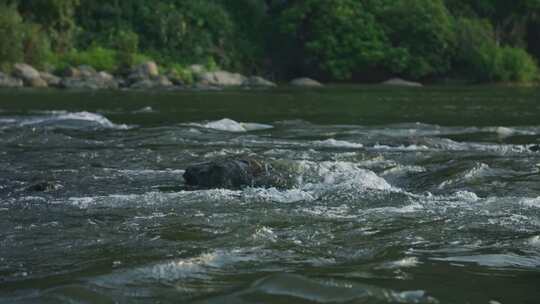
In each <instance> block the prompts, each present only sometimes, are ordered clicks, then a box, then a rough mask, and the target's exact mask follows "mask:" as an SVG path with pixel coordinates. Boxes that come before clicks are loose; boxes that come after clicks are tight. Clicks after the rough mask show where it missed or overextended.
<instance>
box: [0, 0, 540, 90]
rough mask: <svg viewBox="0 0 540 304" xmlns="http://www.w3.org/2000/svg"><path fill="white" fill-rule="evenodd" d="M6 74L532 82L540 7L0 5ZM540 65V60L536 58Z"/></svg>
mask: <svg viewBox="0 0 540 304" xmlns="http://www.w3.org/2000/svg"><path fill="white" fill-rule="evenodd" d="M0 35H1V36H0V37H2V38H1V39H0V65H3V66H4V68H6V67H9V65H10V63H13V62H16V61H26V62H28V63H31V64H34V65H37V66H40V67H47V66H48V67H49V68H53V69H54V68H61V67H63V66H66V65H68V64H77V63H86V64H91V65H94V66H95V67H97V68H103V69H107V70H110V71H113V72H114V71H119V70H121V69H125V68H127V67H129V66H131V65H133V64H135V63H137V62H139V61H141V60H143V59H145V58H152V59H154V60H156V61H158V63H160V64H161V65H163V66H165V67H170V68H171V69H173V70H176V71H180V73H182V72H181V70H182V68H183V67H184V66H186V65H189V64H193V63H201V64H205V65H207V66H210V67H214V66H220V67H222V68H225V69H232V70H237V71H241V72H245V73H255V74H266V76H274V78H289V77H294V76H299V75H307V76H313V77H317V78H321V79H325V80H330V81H350V80H357V79H360V80H364V81H379V80H381V79H382V78H385V77H389V76H391V75H397V76H402V77H406V78H412V79H422V80H429V79H437V78H443V77H458V78H468V79H470V80H473V81H533V80H534V79H535V78H537V77H538V71H537V65H536V60H538V59H539V58H540V42H539V41H540V39H539V38H540V0H514V1H507V0H328V1H318V0H303V1H299V0H236V1H228V0H205V1H191V0H131V1H123V0H85V1H80V0H24V1H22V0H0ZM533 56H535V57H536V60H535V59H533Z"/></svg>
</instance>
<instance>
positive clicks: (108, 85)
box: [60, 66, 118, 90]
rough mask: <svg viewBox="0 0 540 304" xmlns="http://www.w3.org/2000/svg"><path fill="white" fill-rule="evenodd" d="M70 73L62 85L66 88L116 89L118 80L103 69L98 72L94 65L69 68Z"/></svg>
mask: <svg viewBox="0 0 540 304" xmlns="http://www.w3.org/2000/svg"><path fill="white" fill-rule="evenodd" d="M67 74H69V75H72V76H68V77H65V78H64V79H62V81H61V82H60V87H62V88H66V89H89V90H99V89H116V88H118V81H117V80H116V79H115V78H114V76H112V75H111V74H109V73H107V72H104V71H101V72H97V71H96V70H94V69H93V68H92V67H89V66H80V67H78V68H69V70H68V73H67Z"/></svg>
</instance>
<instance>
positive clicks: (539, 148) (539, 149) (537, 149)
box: [529, 145, 540, 152]
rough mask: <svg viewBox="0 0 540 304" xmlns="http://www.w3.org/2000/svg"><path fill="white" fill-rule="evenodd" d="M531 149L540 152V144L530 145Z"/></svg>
mask: <svg viewBox="0 0 540 304" xmlns="http://www.w3.org/2000/svg"><path fill="white" fill-rule="evenodd" d="M529 151H531V152H540V145H532V146H530V147H529Z"/></svg>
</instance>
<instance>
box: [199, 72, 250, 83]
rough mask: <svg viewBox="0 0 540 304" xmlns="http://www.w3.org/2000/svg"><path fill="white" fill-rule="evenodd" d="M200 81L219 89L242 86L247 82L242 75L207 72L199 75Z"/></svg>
mask: <svg viewBox="0 0 540 304" xmlns="http://www.w3.org/2000/svg"><path fill="white" fill-rule="evenodd" d="M198 79H199V82H200V83H202V84H207V85H212V86H219V87H229V86H241V85H242V84H243V83H244V82H245V81H246V80H247V78H246V77H245V76H243V75H241V74H238V73H231V72H227V71H215V72H205V73H202V74H200V75H198Z"/></svg>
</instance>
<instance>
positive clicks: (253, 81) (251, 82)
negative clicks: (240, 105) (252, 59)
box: [242, 76, 276, 87]
mask: <svg viewBox="0 0 540 304" xmlns="http://www.w3.org/2000/svg"><path fill="white" fill-rule="evenodd" d="M242 85H243V86H247V87H275V86H276V84H275V83H273V82H271V81H269V80H266V79H264V78H262V77H259V76H251V77H249V78H248V79H246V81H244V83H243V84H242Z"/></svg>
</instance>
